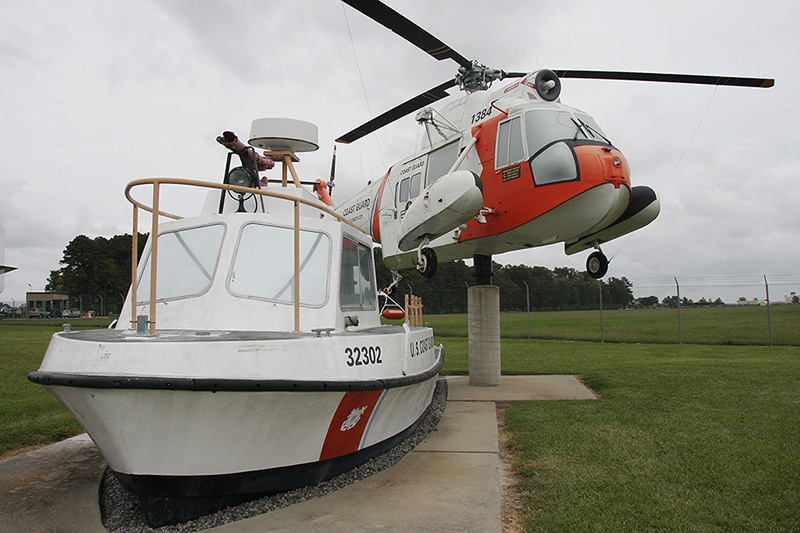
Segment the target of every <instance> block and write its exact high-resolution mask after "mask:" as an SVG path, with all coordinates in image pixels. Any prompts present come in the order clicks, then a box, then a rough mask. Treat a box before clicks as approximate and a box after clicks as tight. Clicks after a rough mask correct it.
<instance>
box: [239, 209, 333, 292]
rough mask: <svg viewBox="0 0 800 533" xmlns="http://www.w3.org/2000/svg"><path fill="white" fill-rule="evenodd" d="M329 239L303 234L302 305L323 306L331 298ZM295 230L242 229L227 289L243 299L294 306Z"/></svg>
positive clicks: (264, 226) (312, 234) (261, 227)
mask: <svg viewBox="0 0 800 533" xmlns="http://www.w3.org/2000/svg"><path fill="white" fill-rule="evenodd" d="M329 261H330V238H329V237H328V236H327V235H326V234H324V233H320V232H317V231H306V230H301V231H300V303H301V304H303V305H310V306H321V305H322V304H324V303H325V301H326V300H327V297H328V277H329V273H328V270H329V269H328V263H329ZM294 283H295V277H294V229H292V228H283V227H279V226H267V225H264V224H247V225H246V226H245V227H244V228H243V229H242V234H241V237H240V238H239V245H238V247H237V250H236V256H235V258H234V260H233V267H232V268H231V275H230V278H229V281H228V287H229V289H230V291H231V293H232V294H234V295H236V296H241V297H244V298H263V299H265V300H273V301H278V302H285V303H294Z"/></svg>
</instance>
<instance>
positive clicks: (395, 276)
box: [383, 270, 403, 298]
mask: <svg viewBox="0 0 800 533" xmlns="http://www.w3.org/2000/svg"><path fill="white" fill-rule="evenodd" d="M391 273H392V282H391V283H390V284H389V286H388V287H386V288H385V289H383V293H384V294H386V295H387V296H389V298H394V295H395V294H397V284H398V283H400V280H401V279H403V276H401V275H400V273H399V272H398V271H396V270H392V271H391Z"/></svg>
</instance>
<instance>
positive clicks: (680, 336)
mask: <svg viewBox="0 0 800 533" xmlns="http://www.w3.org/2000/svg"><path fill="white" fill-rule="evenodd" d="M674 279H675V288H676V290H677V291H678V343H679V344H683V323H682V322H681V286H680V284H679V283H678V278H674Z"/></svg>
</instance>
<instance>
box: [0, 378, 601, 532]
mask: <svg viewBox="0 0 800 533" xmlns="http://www.w3.org/2000/svg"><path fill="white" fill-rule="evenodd" d="M447 382H448V399H447V405H446V408H445V412H444V415H443V417H442V419H441V421H440V422H439V425H438V426H437V428H436V430H434V431H433V432H431V434H430V435H428V437H427V438H426V439H425V440H424V441H423V442H422V443H421V444H420V445H419V446H417V448H415V449H414V450H413V451H412V452H411V453H409V454H408V455H406V456H405V457H404V458H403V459H402V460H401V461H400V462H398V463H397V464H396V465H394V466H392V467H391V468H388V469H386V470H384V471H383V472H379V473H377V474H375V475H374V476H371V477H369V478H367V479H365V480H362V481H359V482H358V483H354V484H352V485H349V486H347V487H345V488H343V489H340V490H338V491H336V492H333V493H330V494H327V495H325V496H323V497H320V498H315V499H313V500H308V501H306V502H302V503H299V504H296V505H293V506H291V507H287V508H284V509H280V510H277V511H273V512H270V513H266V514H263V515H259V516H256V517H253V518H249V519H246V520H241V521H239V522H235V523H232V524H227V525H224V526H220V527H216V528H213V529H211V530H208V531H214V532H218V533H223V532H225V533H234V532H256V531H258V532H261V531H321V530H325V531H348V532H349V531H365V530H379V531H407V530H428V529H431V528H432V526H433V525H434V524H435V529H436V530H437V531H440V532H455V531H487V532H489V531H496V532H499V531H501V529H502V526H501V518H500V508H501V494H502V467H501V464H500V455H499V448H498V438H497V437H498V434H497V417H496V411H495V402H514V401H526V400H590V399H595V396H594V394H593V393H592V392H591V391H590V390H588V389H587V388H586V387H584V386H583V385H582V384H581V383H580V382H579V381H578V380H577V379H575V378H574V377H572V376H504V377H503V378H502V384H501V385H500V386H498V387H470V386H469V378H467V377H465V376H453V377H448V378H447ZM104 467H105V463H104V461H103V460H102V458H101V457H100V455H99V454H98V452H97V449H96V448H95V447H94V445H93V444H92V442H91V440H89V439H88V438H86V437H85V436H83V437H76V438H74V439H69V440H67V441H64V442H60V443H57V444H53V445H51V446H47V447H44V448H41V449H38V450H34V451H31V452H28V453H26V454H23V455H19V456H16V457H12V458H10V459H6V460H4V461H1V462H0V524H2V526H0V529H2V530H3V531H20V532H23V531H24V532H54V531H59V532H72V531H75V532H78V531H80V532H95V531H98V532H102V531H105V529H104V528H103V526H102V524H101V522H100V511H99V508H98V505H97V494H98V487H99V482H100V477H101V475H102V472H103V469H104Z"/></svg>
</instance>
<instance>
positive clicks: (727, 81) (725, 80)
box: [553, 70, 775, 88]
mask: <svg viewBox="0 0 800 533" xmlns="http://www.w3.org/2000/svg"><path fill="white" fill-rule="evenodd" d="M553 72H555V73H556V75H558V77H559V78H582V79H591V80H630V81H659V82H664V83H695V84H699V85H732V86H735V87H765V88H767V87H772V86H773V85H775V80H774V79H771V78H735V77H727V76H698V75H694V74H665V73H659V72H613V71H607V70H554V71H553Z"/></svg>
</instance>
